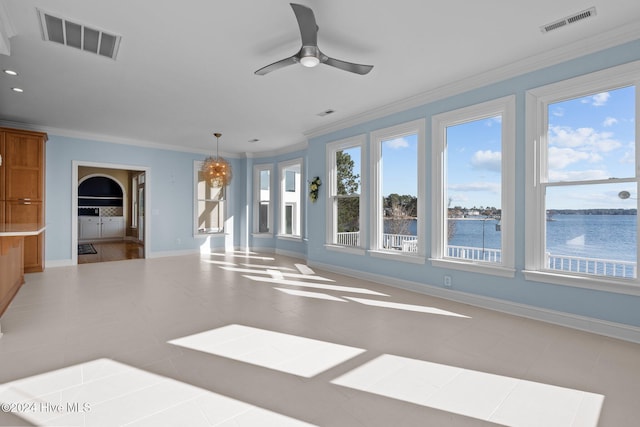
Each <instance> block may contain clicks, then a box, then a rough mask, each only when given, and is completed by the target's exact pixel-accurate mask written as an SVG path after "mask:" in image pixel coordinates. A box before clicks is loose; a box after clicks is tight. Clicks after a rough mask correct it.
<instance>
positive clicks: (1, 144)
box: [0, 127, 47, 273]
mask: <svg viewBox="0 0 640 427" xmlns="http://www.w3.org/2000/svg"><path fill="white" fill-rule="evenodd" d="M46 140H47V135H46V134H45V133H41V132H31V131H24V130H18V129H10V128H2V127H0V155H1V156H2V164H1V165H0V223H2V224H4V223H7V224H27V223H32V224H44V223H45V220H44V198H45V165H44V159H45V142H46ZM24 267H25V272H26V273H31V272H37V271H43V270H44V233H42V234H40V235H37V236H28V237H25V240H24Z"/></svg>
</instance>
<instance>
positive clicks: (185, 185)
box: [46, 41, 640, 327]
mask: <svg viewBox="0 0 640 427" xmlns="http://www.w3.org/2000/svg"><path fill="white" fill-rule="evenodd" d="M639 59H640V41H635V42H632V43H627V44H625V45H622V46H618V47H615V48H611V49H607V50H605V51H602V52H599V53H595V54H591V55H588V56H584V57H581V58H578V59H574V60H571V61H568V62H565V63H562V64H559V65H555V66H552V67H548V68H545V69H541V70H538V71H534V72H530V73H527V74H524V75H521V76H518V77H515V78H510V79H508V80H505V81H502V82H499V83H496V84H492V85H489V86H486V87H482V88H479V89H475V90H472V91H469V92H467V93H463V94H459V95H455V96H451V97H449V98H446V99H441V100H438V101H435V102H432V103H429V104H427V105H423V106H420V107H416V108H412V109H410V110H407V111H403V112H400V113H396V114H391V115H389V116H387V117H383V118H380V119H377V120H373V121H370V122H367V123H362V124H358V125H356V126H353V127H349V128H345V129H342V130H339V131H336V132H331V133H329V134H326V135H322V136H319V137H316V138H313V139H311V140H310V141H309V144H308V148H307V150H303V151H296V152H292V153H287V154H282V155H276V156H273V155H270V156H269V157H261V158H260V157H257V158H248V159H231V162H232V166H233V168H234V179H233V181H232V184H231V188H230V190H231V191H230V192H229V194H230V196H229V205H228V215H229V216H232V217H233V219H234V221H233V229H232V231H233V233H232V239H233V245H234V246H235V247H239V248H244V247H249V248H255V249H257V250H260V249H263V250H269V251H279V252H281V253H285V254H296V255H298V256H300V257H303V258H304V257H306V258H307V259H308V260H309V261H310V262H315V263H317V264H321V265H326V264H331V265H335V266H338V267H343V268H345V269H350V270H352V271H362V272H366V273H367V274H375V275H379V276H380V277H382V276H386V277H392V278H395V279H400V280H405V281H408V282H412V283H417V284H420V286H425V287H440V286H441V284H442V281H443V276H444V275H449V276H451V277H452V278H453V283H454V284H455V289H456V290H458V291H461V292H464V293H467V294H472V295H478V296H486V297H490V298H495V299H498V300H504V301H510V302H514V303H520V304H526V305H528V306H534V307H538V308H541V309H549V310H556V311H560V312H564V313H569V314H576V315H581V316H586V317H591V318H596V319H601V320H605V321H612V322H618V323H623V324H627V325H632V326H636V327H640V297H635V296H629V295H622V294H617V293H609V292H601V291H595V290H588V289H582V288H575V287H568V286H558V285H552V284H545V283H538V282H529V281H526V280H525V279H524V277H523V275H522V269H523V268H524V225H525V218H524V215H525V212H524V188H525V176H524V170H525V129H524V123H525V112H524V105H525V93H526V91H527V90H529V89H531V88H534V87H538V86H542V85H546V84H550V83H553V82H557V81H561V80H564V79H567V78H571V77H575V76H579V75H582V74H586V73H589V72H593V71H597V70H600V69H604V68H608V67H612V66H615V65H620V64H623V63H627V62H630V61H634V60H639ZM511 94H515V95H516V98H517V106H516V108H517V114H516V120H517V127H516V144H517V146H516V163H517V165H516V170H517V171H518V172H517V176H516V190H517V191H516V201H515V202H516V212H515V215H516V216H515V221H516V253H515V257H516V269H517V270H518V272H517V273H516V276H515V278H513V279H508V278H501V277H496V276H490V275H483V274H474V273H468V272H463V271H458V270H447V269H443V268H437V267H432V266H431V264H430V263H429V262H428V261H427V263H426V264H424V265H423V264H409V263H405V262H396V261H391V260H385V259H380V258H372V257H370V256H368V255H364V256H357V255H349V254H345V253H338V252H332V251H329V250H327V249H326V248H325V247H324V243H325V231H324V224H325V212H326V211H325V201H324V198H323V197H320V199H319V200H318V202H317V203H309V202H308V198H307V197H305V206H304V212H306V215H305V216H304V217H303V223H302V230H303V237H304V239H303V240H301V241H299V242H296V241H290V240H284V239H279V238H277V236H273V237H271V238H255V237H254V236H252V234H251V232H252V226H253V203H252V200H253V197H254V193H253V188H252V185H253V176H252V175H253V166H254V165H255V164H270V165H272V166H273V174H274V179H273V181H272V185H273V186H274V189H277V188H278V185H277V173H278V163H279V162H282V161H286V160H290V159H293V158H298V157H302V158H303V159H304V170H303V179H304V180H305V181H308V180H309V179H310V178H309V177H314V176H320V177H321V178H322V179H323V181H326V179H325V178H326V177H325V146H326V144H327V143H328V142H331V141H335V140H339V139H343V138H347V137H350V136H354V135H358V134H363V133H364V134H368V133H369V132H371V131H374V130H376V129H381V128H385V127H388V126H392V125H395V124H399V123H404V122H407V121H411V120H415V119H418V118H425V119H426V123H427V129H426V135H427V150H426V155H425V158H424V159H420V160H421V161H422V162H423V163H424V164H425V165H430V164H431V150H430V135H431V116H432V115H434V114H438V113H442V112H446V111H450V110H453V109H457V108H461V107H465V106H469V105H473V104H477V103H480V102H483V101H488V100H491V99H495V98H499V97H502V96H506V95H511ZM49 137H50V139H49V142H48V143H47V171H46V172H47V175H46V179H47V207H46V215H47V234H46V260H47V262H48V263H51V264H56V263H60V262H64V261H65V260H70V259H71V227H72V226H75V225H73V224H71V217H70V212H71V204H72V201H71V188H72V187H71V186H72V183H71V180H72V161H74V160H77V161H83V162H100V163H113V164H126V165H137V166H140V167H146V168H149V170H150V174H149V175H150V178H149V181H148V184H147V191H148V192H149V197H150V202H151V205H150V206H149V212H147V214H148V215H150V220H151V229H150V241H149V242H148V243H149V245H150V247H149V250H150V254H151V256H153V255H154V254H172V253H181V252H195V251H197V250H198V248H199V247H200V245H201V244H202V243H203V240H202V239H201V238H194V237H193V231H192V227H193V224H192V222H193V200H192V198H193V161H194V160H200V159H202V158H203V157H204V156H200V155H197V154H192V153H183V152H178V151H170V150H161V149H154V148H143V147H134V146H128V145H123V144H113V143H106V142H99V141H90V140H82V139H75V138H69V137H63V136H57V135H54V134H50V135H49ZM310 159H312V161H310ZM429 169H430V168H429V167H428V170H429ZM427 180H428V182H427V184H429V182H430V177H429V174H428V173H427ZM426 188H427V195H426V200H425V201H424V206H423V208H425V209H424V211H425V212H426V223H427V224H430V223H431V219H432V214H431V212H430V211H429V210H428V206H429V204H428V203H427V201H428V200H431V190H430V185H427V187H426ZM325 190H326V187H325V188H322V189H321V195H322V193H323V192H324V191H325ZM365 197H368V196H367V195H365ZM278 200H279V195H278V191H274V212H273V214H274V219H275V221H274V228H275V229H277V220H278V218H279V214H280V213H279V209H278V206H279V203H278ZM365 221H368V219H366V220H365ZM364 226H365V228H364V229H366V230H368V229H369V227H368V226H369V224H368V223H365V225H364ZM423 238H425V239H426V241H427V242H429V241H430V240H431V231H430V229H429V227H427V230H426V235H425V236H423ZM178 242H180V243H178ZM210 245H211V246H212V247H214V248H223V247H224V239H223V238H214V239H212V240H211V243H210Z"/></svg>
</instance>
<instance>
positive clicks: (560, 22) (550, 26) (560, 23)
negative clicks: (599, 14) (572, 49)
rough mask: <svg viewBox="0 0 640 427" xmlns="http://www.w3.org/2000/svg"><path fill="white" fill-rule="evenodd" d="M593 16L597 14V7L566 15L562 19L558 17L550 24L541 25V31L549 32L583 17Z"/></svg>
mask: <svg viewBox="0 0 640 427" xmlns="http://www.w3.org/2000/svg"><path fill="white" fill-rule="evenodd" d="M592 16H596V8H595V7H592V8H590V9H587V10H583V11H582V12H578V13H574V14H573V15H571V16H567V17H564V18H562V19H558V20H557V21H554V22H552V23H550V24H547V25H543V26H542V27H540V31H542V32H543V33H548V32H549V31H553V30H557V29H558V28H562V27H564V26H565V25H569V24H573V23H574V22H578V21H582V20H583V19H587V18H591V17H592Z"/></svg>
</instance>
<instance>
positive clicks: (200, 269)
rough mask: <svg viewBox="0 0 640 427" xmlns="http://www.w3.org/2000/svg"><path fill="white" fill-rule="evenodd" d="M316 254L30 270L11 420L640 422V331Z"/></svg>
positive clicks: (13, 360) (18, 316)
mask: <svg viewBox="0 0 640 427" xmlns="http://www.w3.org/2000/svg"><path fill="white" fill-rule="evenodd" d="M300 263H301V261H300V260H296V259H292V258H287V257H281V256H273V255H270V254H253V253H252V254H245V253H235V254H213V255H210V256H205V257H202V258H201V257H199V256H196V255H193V256H181V257H171V258H161V259H146V260H144V259H139V260H130V261H116V262H109V263H98V264H85V265H78V266H75V267H60V268H50V269H47V270H46V271H45V272H44V273H37V274H30V275H27V283H26V284H25V285H24V286H23V287H22V289H21V290H20V292H19V293H18V295H17V296H16V298H15V300H14V301H13V303H12V304H11V306H10V307H9V309H8V310H7V312H6V313H5V315H4V316H3V317H2V331H3V332H4V336H3V337H2V338H0V405H1V408H2V411H0V425H86V426H98V425H105V426H112V425H134V426H161V425H175V426H201V425H202V426H212V425H215V426H261V427H262V426H302V425H316V426H354V427H358V426H480V425H482V426H496V425H509V426H536V427H537V426H545V427H548V426H576V427H582V426H596V425H598V426H612V427H621V426H636V425H638V420H639V419H640V345H638V344H633V343H629V342H624V341H619V340H615V339H611V338H606V337H602V336H598V335H593V334H589V333H585V332H580V331H575V330H571V329H567V328H562V327H558V326H554V325H549V324H546V323H542V322H536V321H532V320H528V319H523V318H518V317H514V316H509V315H505V314H501V313H496V312H492V311H489V310H484V309H480V308H475V307H471V306H467V305H464V304H459V303H454V302H450V301H445V300H441V299H437V298H432V297H428V296H425V295H419V294H414V293H411V292H408V291H404V290H399V289H395V288H392V287H386V286H383V285H380V284H374V283H370V282H366V281H363V280H358V279H355V278H350V277H344V276H340V275H337V274H334V273H331V272H327V271H319V270H316V271H313V269H309V268H308V267H306V266H304V265H301V264H300Z"/></svg>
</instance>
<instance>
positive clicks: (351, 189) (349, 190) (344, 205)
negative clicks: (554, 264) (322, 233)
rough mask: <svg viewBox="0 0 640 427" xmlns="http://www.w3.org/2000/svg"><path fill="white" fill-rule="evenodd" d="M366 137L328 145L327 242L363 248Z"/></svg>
mask: <svg viewBox="0 0 640 427" xmlns="http://www.w3.org/2000/svg"><path fill="white" fill-rule="evenodd" d="M364 141H365V137H364V136H358V137H355V138H349V139H346V140H342V141H336V142H333V143H330V144H327V177H328V181H329V182H328V183H327V196H328V201H327V243H328V244H329V245H338V246H341V247H346V248H360V247H364V245H365V242H364V236H363V235H362V217H363V216H364V214H363V210H364V209H363V201H362V197H361V196H362V193H363V189H362V184H363V176H362V159H363V148H364Z"/></svg>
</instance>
